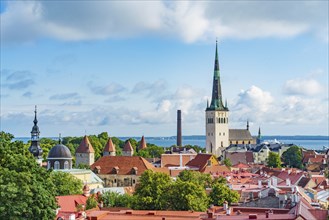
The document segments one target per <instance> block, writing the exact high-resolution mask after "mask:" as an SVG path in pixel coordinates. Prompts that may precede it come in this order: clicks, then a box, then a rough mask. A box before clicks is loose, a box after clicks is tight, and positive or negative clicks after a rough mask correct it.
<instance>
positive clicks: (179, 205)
mask: <svg viewBox="0 0 329 220" xmlns="http://www.w3.org/2000/svg"><path fill="white" fill-rule="evenodd" d="M166 196H167V197H168V206H169V209H171V210H193V211H201V212H202V211H205V210H206V209H207V207H208V205H209V199H208V196H207V194H206V191H205V189H204V187H203V185H199V184H196V183H193V182H185V181H181V180H180V179H178V180H177V181H176V182H174V183H173V184H172V186H171V187H170V190H169V191H168V193H167V195H166Z"/></svg>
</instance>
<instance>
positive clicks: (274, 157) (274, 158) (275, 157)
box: [267, 151, 281, 168]
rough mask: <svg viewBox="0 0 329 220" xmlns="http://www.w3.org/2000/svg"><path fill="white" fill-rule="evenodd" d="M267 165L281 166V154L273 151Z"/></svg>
mask: <svg viewBox="0 0 329 220" xmlns="http://www.w3.org/2000/svg"><path fill="white" fill-rule="evenodd" d="M267 166H268V167H274V168H281V159H280V156H279V154H277V153H274V152H272V151H271V152H270V153H269V155H268V158H267Z"/></svg>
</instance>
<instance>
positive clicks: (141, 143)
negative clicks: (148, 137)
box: [139, 135, 147, 150]
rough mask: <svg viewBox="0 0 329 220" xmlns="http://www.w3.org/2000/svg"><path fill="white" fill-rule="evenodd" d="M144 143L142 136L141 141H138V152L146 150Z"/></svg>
mask: <svg viewBox="0 0 329 220" xmlns="http://www.w3.org/2000/svg"><path fill="white" fill-rule="evenodd" d="M146 147H147V146H146V141H145V138H144V135H143V136H142V139H141V141H140V143H139V149H140V150H143V149H146Z"/></svg>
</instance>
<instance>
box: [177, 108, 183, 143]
mask: <svg viewBox="0 0 329 220" xmlns="http://www.w3.org/2000/svg"><path fill="white" fill-rule="evenodd" d="M181 146H182V112H181V110H177V147H181Z"/></svg>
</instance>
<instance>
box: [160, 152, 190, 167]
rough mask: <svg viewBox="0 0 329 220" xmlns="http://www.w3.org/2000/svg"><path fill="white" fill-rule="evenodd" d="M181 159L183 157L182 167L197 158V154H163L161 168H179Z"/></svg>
mask: <svg viewBox="0 0 329 220" xmlns="http://www.w3.org/2000/svg"><path fill="white" fill-rule="evenodd" d="M180 157H182V166H185V165H186V164H187V163H188V162H189V161H190V160H192V159H194V158H195V157H196V154H162V155H161V167H171V166H179V163H180Z"/></svg>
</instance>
